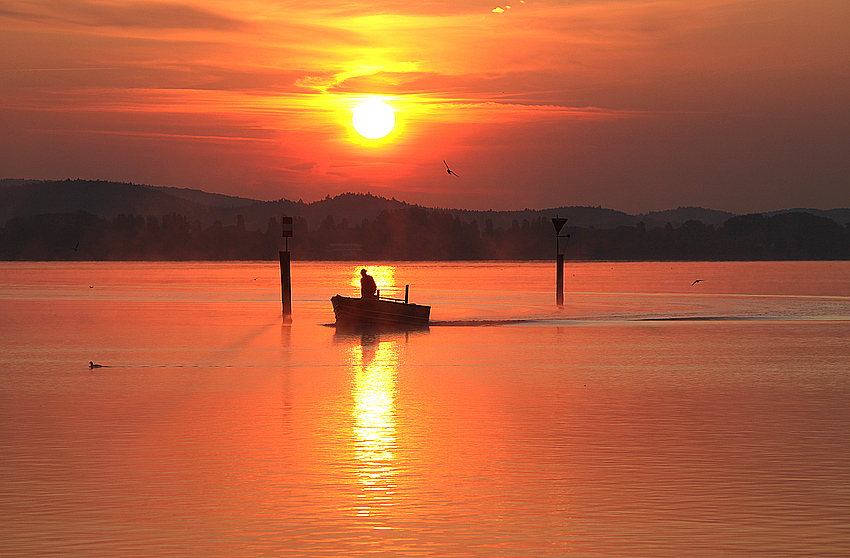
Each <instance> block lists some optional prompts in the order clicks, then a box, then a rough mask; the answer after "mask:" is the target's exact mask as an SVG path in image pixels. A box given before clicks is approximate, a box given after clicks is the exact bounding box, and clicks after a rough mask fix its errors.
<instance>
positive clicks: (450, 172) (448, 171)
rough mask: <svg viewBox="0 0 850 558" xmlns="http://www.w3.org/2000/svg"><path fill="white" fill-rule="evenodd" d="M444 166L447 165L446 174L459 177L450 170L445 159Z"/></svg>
mask: <svg viewBox="0 0 850 558" xmlns="http://www.w3.org/2000/svg"><path fill="white" fill-rule="evenodd" d="M443 164H444V165H446V172H447V173H449V174H453V175H455V176H457V173H456V172H455V171H453V170H452V169H450V168H449V164H448V163H447V162H446V160H445V159H443Z"/></svg>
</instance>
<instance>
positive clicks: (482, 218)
mask: <svg viewBox="0 0 850 558" xmlns="http://www.w3.org/2000/svg"><path fill="white" fill-rule="evenodd" d="M412 207H419V206H415V205H411V204H408V203H405V202H402V201H399V200H396V199H386V198H382V197H377V196H373V195H370V194H353V193H346V194H340V195H338V196H335V197H333V198H331V197H330V196H328V197H326V198H325V199H323V200H319V201H315V202H311V203H304V202H302V201H300V200H299V201H297V202H295V201H290V200H286V199H280V200H277V201H260V200H254V199H251V198H243V197H237V196H227V195H224V194H215V193H209V192H204V191H202V190H196V189H188V188H173V187H163V186H147V185H139V184H130V183H123V182H107V181H89V180H62V181H41V180H26V179H2V180H0V226H2V225H3V224H5V223H6V222H7V221H8V220H9V219H11V218H12V217H21V216H32V215H39V214H48V213H74V212H76V211H85V212H87V213H91V214H93V215H97V216H99V217H101V218H104V219H114V218H115V217H117V216H118V215H119V214H125V215H143V216H148V215H154V216H162V215H165V214H168V213H177V214H180V215H183V216H184V217H186V218H187V219H188V220H189V221H195V220H199V221H201V223H202V224H203V225H204V226H208V225H210V224H212V223H214V222H216V221H221V222H222V223H223V224H225V225H228V224H233V223H235V222H236V220H237V215H241V216H242V217H243V218H244V222H245V226H246V227H247V228H249V229H252V230H259V229H265V227H266V226H267V225H268V223H269V219H271V218H274V219H280V216H281V215H289V216H293V217H300V218H302V219H304V220H305V221H306V224H307V226H308V227H310V228H318V227H319V226H320V225H321V223H322V222H323V221H324V220H325V219H327V218H328V216H330V217H332V218H333V219H334V220H335V221H337V222H341V221H343V220H344V221H346V222H347V223H348V224H349V225H350V226H352V227H353V226H357V225H359V224H360V223H361V222H362V221H363V220H364V219H374V218H375V217H376V216H377V215H379V214H381V212H383V211H395V210H398V209H404V208H412ZM421 209H424V210H426V211H431V212H441V213H448V214H450V215H452V216H453V217H456V218H458V219H460V220H461V221H463V222H472V221H476V222H477V223H478V226H479V227H480V228H481V229H484V228H485V226H486V223H487V221H488V220H489V221H490V222H491V224H492V226H493V227H494V228H502V229H510V228H511V227H512V226H513V225H514V222H516V223H517V224H518V225H520V226H521V225H522V224H523V222H524V221H527V222H530V221H533V220H535V219H539V218H541V217H542V218H544V219H549V218H551V217H554V216H555V215H559V216H561V217H566V218H568V219H569V221H568V223H567V226H570V227H593V228H597V229H614V228H617V227H633V226H635V225H637V224H638V223H639V222H643V223H644V225H645V226H646V228H647V229H652V228H655V227H663V226H665V225H666V224H667V223H670V224H671V225H673V226H674V227H679V226H681V225H682V224H684V223H686V222H688V221H700V222H702V223H704V224H706V225H714V226H717V225H720V224H722V223H724V222H726V221H727V220H728V219H730V218H731V217H734V216H735V215H734V214H732V213H728V212H725V211H716V210H712V209H704V208H701V207H679V208H677V209H670V210H665V211H654V212H649V213H644V214H638V215H629V214H627V213H624V212H622V211H616V210H613V209H605V208H602V207H581V206H561V207H554V208H549V209H542V210H537V209H523V210H516V211H472V210H465V209H438V208H421ZM789 212H805V213H811V214H812V215H817V216H819V217H827V218H829V219H832V220H833V221H835V222H836V223H839V224H841V225H844V224H847V223H850V209H830V210H818V209H790V210H785V211H775V212H771V213H765V215H768V216H772V215H777V214H782V213H789Z"/></svg>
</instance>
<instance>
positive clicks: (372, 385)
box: [350, 339, 399, 529]
mask: <svg viewBox="0 0 850 558" xmlns="http://www.w3.org/2000/svg"><path fill="white" fill-rule="evenodd" d="M398 361H399V347H398V344H397V343H396V342H394V341H384V342H380V341H377V342H375V341H372V342H370V341H369V340H365V339H364V341H363V343H362V344H361V345H360V346H355V347H352V349H351V360H350V362H351V369H352V373H353V375H352V376H353V377H352V381H353V386H352V388H353V390H352V391H353V396H354V407H353V409H352V415H353V417H354V427H353V434H354V447H355V450H354V457H355V459H356V462H357V465H358V469H357V474H358V481H359V483H360V485H361V489H362V492H361V493H360V494H359V495H358V498H360V499H361V501H360V502H358V504H357V505H356V506H355V511H356V514H357V516H358V517H368V516H374V515H376V514H377V513H378V512H379V510H380V509H382V508H386V507H388V506H391V505H392V504H393V499H394V495H395V488H396V487H395V484H394V483H393V480H392V478H393V476H394V475H395V467H394V460H395V454H394V450H395V447H396V445H395V436H396V426H395V380H396V371H397V369H398ZM373 528H375V529H384V528H388V527H386V526H384V525H374V526H373Z"/></svg>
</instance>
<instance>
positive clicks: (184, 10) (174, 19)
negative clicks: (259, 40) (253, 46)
mask: <svg viewBox="0 0 850 558" xmlns="http://www.w3.org/2000/svg"><path fill="white" fill-rule="evenodd" d="M0 16H5V17H9V18H12V19H17V20H22V21H43V22H53V23H64V24H72V25H80V26H84V27H118V28H144V29H206V30H214V31H235V30H239V29H244V28H246V27H247V22H246V21H243V20H240V19H237V18H232V17H228V16H225V15H222V14H221V13H217V12H215V11H212V10H209V9H206V8H204V7H201V6H197V5H192V4H188V3H182V4H181V3H161V2H130V3H122V4H105V3H95V2H88V1H74V0H70V1H69V0H66V1H63V2H55V3H43V4H38V3H36V4H32V5H24V6H22V9H19V10H0Z"/></svg>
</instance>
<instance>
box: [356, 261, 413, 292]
mask: <svg viewBox="0 0 850 558" xmlns="http://www.w3.org/2000/svg"><path fill="white" fill-rule="evenodd" d="M361 269H365V270H366V271H367V272H368V273H369V275H371V276H372V277H374V279H375V284H376V285H378V290H379V291H381V295H382V296H389V297H395V298H399V297H397V296H396V295H397V294H398V293H396V292H395V290H397V289H395V266H394V265H370V266H366V267H354V268H352V273H351V286H352V287H354V288H356V289H357V292H358V293H359V292H360V270H361ZM401 298H404V289H401Z"/></svg>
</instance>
